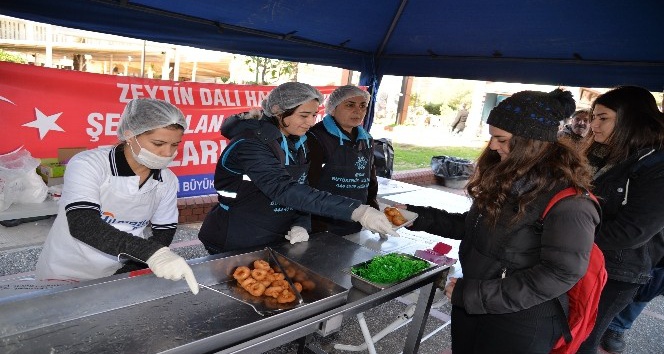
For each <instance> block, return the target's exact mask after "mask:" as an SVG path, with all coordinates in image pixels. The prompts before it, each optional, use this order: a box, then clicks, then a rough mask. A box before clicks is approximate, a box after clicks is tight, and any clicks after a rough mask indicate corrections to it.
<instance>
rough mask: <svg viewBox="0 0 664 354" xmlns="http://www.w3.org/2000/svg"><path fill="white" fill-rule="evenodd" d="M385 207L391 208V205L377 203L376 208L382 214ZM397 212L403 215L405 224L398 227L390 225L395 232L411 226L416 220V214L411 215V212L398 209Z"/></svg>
mask: <svg viewBox="0 0 664 354" xmlns="http://www.w3.org/2000/svg"><path fill="white" fill-rule="evenodd" d="M387 207H391V205H388V204H385V203H381V202H378V208H379V209H380V211H382V212H384V211H385V208H387ZM399 212H400V213H401V215H403V217H404V218H406V222H405V223H403V224H401V225H398V226H397V225H394V224H392V226H393V227H392V228H393V229H395V230H399V229H400V228H402V227H406V226H411V225H413V222H415V219H417V213H413V212H412V211H408V210H406V209H399Z"/></svg>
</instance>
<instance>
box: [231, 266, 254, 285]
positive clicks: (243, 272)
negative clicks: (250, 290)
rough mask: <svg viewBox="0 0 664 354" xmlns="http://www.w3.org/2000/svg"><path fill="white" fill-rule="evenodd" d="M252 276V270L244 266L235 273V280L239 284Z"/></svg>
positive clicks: (236, 269)
mask: <svg viewBox="0 0 664 354" xmlns="http://www.w3.org/2000/svg"><path fill="white" fill-rule="evenodd" d="M250 275H251V270H249V267H244V266H242V267H237V268H235V271H234V272H233V278H235V280H237V281H239V282H242V281H243V280H245V279H247V278H249V276H250Z"/></svg>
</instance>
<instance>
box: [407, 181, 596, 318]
mask: <svg viewBox="0 0 664 354" xmlns="http://www.w3.org/2000/svg"><path fill="white" fill-rule="evenodd" d="M560 189H562V188H558V189H555V190H553V191H551V192H547V193H543V194H542V195H541V196H540V197H538V198H536V199H535V200H534V201H533V202H532V203H530V204H529V205H527V207H526V208H527V210H526V213H525V215H524V216H523V217H522V218H521V219H520V220H519V221H518V222H516V223H512V222H511V219H512V217H513V216H514V215H515V214H516V211H517V210H518V209H517V204H516V195H512V196H510V197H509V198H508V201H507V203H506V204H505V205H504V206H503V208H502V212H501V214H500V217H499V220H498V222H497V224H496V226H495V227H491V226H490V225H488V223H487V222H485V218H484V217H483V216H482V215H481V214H480V213H479V212H478V209H477V207H476V206H475V205H474V204H473V206H471V209H470V211H468V212H467V213H464V214H456V213H447V212H445V211H443V210H439V209H435V208H429V207H415V206H411V205H409V206H408V210H412V211H414V212H416V213H418V214H419V216H418V218H417V219H416V220H415V223H414V225H413V226H412V227H411V229H412V230H421V231H427V232H430V233H433V234H437V235H440V236H443V237H448V238H453V239H459V240H461V245H460V248H459V261H460V263H461V268H462V271H463V278H460V279H458V280H457V283H456V286H455V288H454V291H453V294H452V304H453V305H455V306H460V307H463V308H464V309H465V311H466V312H467V313H469V314H502V313H515V312H519V311H524V310H526V309H531V308H532V309H533V310H537V309H538V306H537V305H548V306H547V309H546V310H547V311H556V309H557V308H556V307H555V306H552V304H554V303H553V302H550V301H549V300H553V299H556V298H557V297H559V296H560V295H562V294H564V293H565V292H567V290H569V289H570V288H571V287H572V286H573V285H574V284H575V283H576V282H577V281H578V280H579V279H580V278H581V276H582V275H583V274H584V273H585V271H586V268H587V266H588V259H589V255H590V249H591V246H592V241H593V237H594V233H595V227H596V226H597V224H598V223H599V213H598V211H597V209H596V207H595V205H594V204H593V202H592V201H591V200H590V199H588V198H587V197H582V196H579V197H570V198H566V199H563V200H561V201H560V202H558V203H557V204H556V206H554V207H553V208H552V209H551V210H550V211H549V214H548V215H547V217H546V219H545V221H544V227H543V230H542V231H541V233H540V232H539V231H538V230H537V228H536V221H537V220H538V219H539V217H540V215H541V214H542V212H543V211H544V208H545V206H546V204H547V203H548V202H549V200H550V199H551V197H553V195H554V194H555V192H558V191H559V190H560ZM503 276H504V278H503ZM545 303H546V304H545Z"/></svg>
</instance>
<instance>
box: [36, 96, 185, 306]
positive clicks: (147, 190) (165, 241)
mask: <svg viewBox="0 0 664 354" xmlns="http://www.w3.org/2000/svg"><path fill="white" fill-rule="evenodd" d="M186 128H187V123H186V121H185V118H184V115H183V114H182V112H181V111H180V110H179V109H178V108H177V107H175V106H174V105H172V104H170V103H168V102H165V101H161V100H156V99H135V100H132V101H130V102H129V103H128V104H127V106H126V107H125V109H124V112H123V113H122V117H121V119H120V124H119V127H118V137H119V140H120V144H118V145H115V146H112V147H101V148H97V149H94V150H88V151H84V152H81V153H79V154H77V155H76V156H74V157H73V158H72V159H71V160H70V161H69V163H68V164H67V172H66V174H65V183H64V187H63V191H62V198H61V199H60V203H59V208H58V215H57V217H56V219H55V222H54V224H53V227H52V228H51V230H50V232H49V234H48V237H47V238H46V243H45V244H44V248H43V250H42V253H41V255H40V257H39V260H38V262H37V277H38V278H39V279H73V280H88V279H97V278H101V277H105V276H109V275H113V274H117V273H124V272H129V271H132V270H136V269H139V268H143V267H144V265H143V264H141V263H139V262H135V261H131V260H129V258H131V257H133V258H134V259H138V260H143V261H145V263H147V265H148V266H149V267H150V269H151V270H152V271H153V272H154V274H155V275H156V276H158V277H163V278H166V279H171V280H179V279H182V278H185V280H186V281H187V284H188V285H189V288H190V289H191V291H192V292H193V293H194V294H196V293H198V285H197V282H196V279H195V277H194V273H193V272H192V270H191V268H190V267H189V265H188V264H187V262H186V261H185V260H184V259H183V258H182V257H180V256H178V255H177V254H175V253H173V252H172V251H171V250H170V249H169V248H168V246H169V245H170V243H171V241H172V240H173V236H174V235H175V230H176V227H177V222H178V210H177V177H176V176H175V174H173V172H171V171H170V170H169V169H168V168H167V166H168V164H169V163H170V162H171V161H172V160H173V158H174V157H175V155H176V154H177V147H178V144H179V143H180V141H181V140H182V136H183V134H184V131H185V130H186ZM147 225H151V228H152V235H151V237H149V238H146V236H145V235H144V233H143V229H145V227H146V226H147ZM123 254H126V255H129V256H131V257H123Z"/></svg>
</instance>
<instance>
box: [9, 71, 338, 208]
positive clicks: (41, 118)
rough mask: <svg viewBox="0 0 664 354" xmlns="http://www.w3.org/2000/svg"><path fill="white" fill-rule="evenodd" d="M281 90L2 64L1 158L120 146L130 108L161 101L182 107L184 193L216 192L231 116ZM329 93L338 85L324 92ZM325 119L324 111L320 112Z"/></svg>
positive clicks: (179, 165)
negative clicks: (135, 102) (224, 126)
mask: <svg viewBox="0 0 664 354" xmlns="http://www.w3.org/2000/svg"><path fill="white" fill-rule="evenodd" d="M273 88H274V86H251V85H218V84H203V83H196V82H175V81H164V80H154V79H141V78H135V77H125V76H114V75H102V74H91V73H84V72H79V71H67V70H61V69H50V68H43V67H35V66H30V65H23V64H13V63H7V62H0V118H1V119H2V130H1V131H0V137H1V139H0V154H5V153H8V152H11V151H14V150H16V149H18V148H20V147H24V148H25V149H27V150H28V151H30V153H31V154H32V156H34V157H39V158H49V157H56V156H57V149H58V148H61V147H86V148H96V147H99V146H104V145H113V144H116V143H117V142H118V138H117V128H118V123H119V121H120V115H121V114H122V110H123V109H124V106H125V104H126V103H127V102H128V101H129V100H131V99H134V98H157V99H162V100H165V101H168V102H170V103H172V104H174V105H176V106H177V107H178V108H180V109H181V110H182V112H183V113H184V114H185V116H186V117H187V122H188V125H189V128H188V129H187V131H186V132H185V135H184V138H183V140H182V143H181V144H180V147H179V148H178V155H177V158H176V159H175V161H173V163H172V164H171V165H170V166H169V167H170V168H171V170H173V172H175V174H176V175H177V176H178V178H179V180H180V189H179V192H178V196H180V197H183V196H194V195H202V194H210V193H214V188H213V183H212V181H213V174H214V168H215V165H216V163H217V159H218V157H219V155H220V154H221V151H222V150H223V149H224V148H225V147H226V143H227V139H225V138H224V137H223V136H221V134H220V133H219V129H220V127H221V123H222V122H223V120H224V118H225V117H228V116H229V115H232V114H235V113H240V112H246V111H247V110H249V109H250V108H253V107H259V106H260V102H261V101H262V100H263V98H265V96H266V95H267V94H268V92H270V90H272V89H273ZM317 88H318V89H319V90H320V91H321V92H322V93H323V95H324V96H325V97H326V98H327V96H328V95H329V94H330V93H331V92H332V91H333V90H334V89H335V88H336V86H325V87H317ZM319 112H320V114H319V119H320V118H322V114H323V112H324V109H323V107H322V106H321V110H320V111H319Z"/></svg>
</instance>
